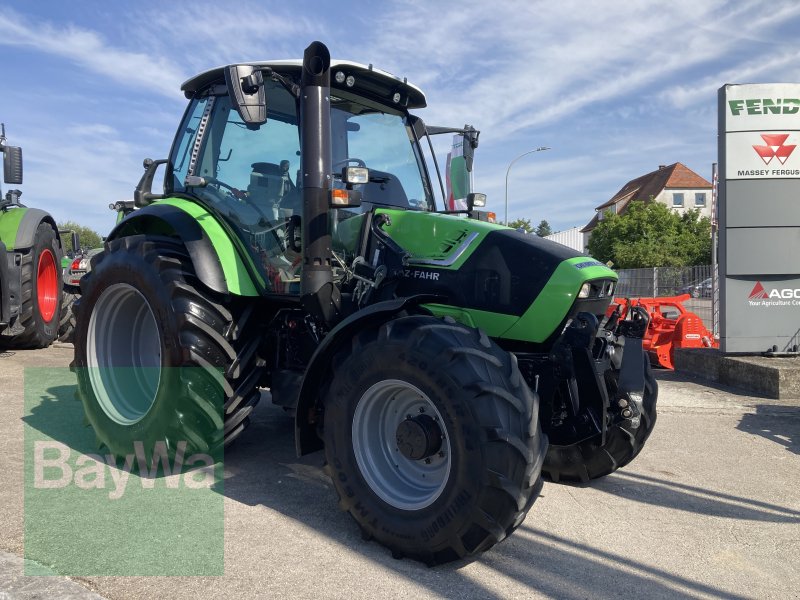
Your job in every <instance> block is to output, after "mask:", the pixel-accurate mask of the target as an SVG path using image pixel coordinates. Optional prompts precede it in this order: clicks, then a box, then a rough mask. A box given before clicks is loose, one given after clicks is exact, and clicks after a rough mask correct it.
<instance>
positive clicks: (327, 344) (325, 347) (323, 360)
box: [294, 294, 442, 456]
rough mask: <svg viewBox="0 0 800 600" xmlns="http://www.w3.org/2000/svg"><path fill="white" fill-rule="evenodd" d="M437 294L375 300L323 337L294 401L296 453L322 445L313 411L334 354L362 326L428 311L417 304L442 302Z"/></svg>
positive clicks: (372, 325)
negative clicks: (295, 406) (410, 312)
mask: <svg viewBox="0 0 800 600" xmlns="http://www.w3.org/2000/svg"><path fill="white" fill-rule="evenodd" d="M441 300H442V298H441V297H440V296H433V295H431V294H419V295H416V296H408V297H406V298H397V299H394V300H386V301H384V302H377V303H375V304H372V305H370V306H368V307H366V308H364V309H363V310H359V311H357V312H355V313H353V314H352V315H350V316H349V317H347V318H346V319H345V320H343V321H342V322H341V323H339V324H338V325H337V326H336V327H334V328H333V329H332V330H331V332H330V333H329V334H328V335H326V336H325V339H323V340H322V343H320V345H319V346H317V349H316V351H315V352H314V355H313V356H312V357H311V360H310V361H309V363H308V367H307V368H306V373H305V376H304V377H303V383H302V385H301V386H300V393H299V396H298V400H297V413H296V414H295V429H294V432H295V437H294V441H295V449H296V450H297V455H298V456H303V455H304V454H309V453H311V452H315V451H317V450H320V449H321V448H322V441H321V440H320V439H319V436H317V434H316V424H315V419H316V412H317V408H318V407H319V406H320V405H321V403H322V398H321V397H320V395H319V392H320V390H321V389H323V387H324V384H325V382H326V381H328V378H329V376H330V371H331V361H332V360H333V357H334V355H335V354H336V353H337V352H338V351H339V350H340V349H341V348H342V347H343V346H344V345H345V344H349V343H350V340H352V338H353V336H354V335H355V334H356V333H358V332H359V331H362V330H364V329H368V328H372V327H378V326H379V325H380V324H381V323H385V322H386V321H388V320H389V319H391V318H392V317H393V316H394V315H396V314H398V313H400V312H403V311H404V310H409V309H415V310H417V311H419V312H424V313H425V314H431V313H430V311H428V310H427V309H425V308H424V307H422V306H420V305H421V304H424V303H426V302H438V301H441Z"/></svg>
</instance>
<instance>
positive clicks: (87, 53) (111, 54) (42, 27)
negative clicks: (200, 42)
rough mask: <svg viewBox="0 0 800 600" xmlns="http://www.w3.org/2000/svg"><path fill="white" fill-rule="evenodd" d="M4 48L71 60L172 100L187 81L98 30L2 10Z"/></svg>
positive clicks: (164, 63)
mask: <svg viewBox="0 0 800 600" xmlns="http://www.w3.org/2000/svg"><path fill="white" fill-rule="evenodd" d="M0 45H5V46H24V47H28V48H33V49H35V50H37V51H39V52H43V53H46V54H50V55H54V56H57V57H60V58H67V59H69V60H71V61H73V62H75V63H77V64H78V65H80V66H82V67H83V68H85V69H87V70H88V71H91V72H93V73H97V74H99V75H103V76H105V77H108V78H109V79H111V80H113V81H114V82H115V83H116V84H122V85H125V86H129V87H142V86H144V87H145V88H146V89H148V90H152V91H155V92H157V93H159V94H162V95H164V96H169V97H172V98H179V97H180V92H179V91H178V84H179V83H180V82H181V81H183V80H184V79H185V78H186V77H185V75H184V74H183V72H182V71H181V69H179V68H178V67H177V66H176V65H175V64H173V63H172V62H171V61H170V60H168V59H166V58H164V57H163V56H151V55H148V54H145V53H143V52H132V51H126V50H122V49H120V48H117V47H114V46H112V45H110V44H108V43H107V42H106V41H105V40H104V39H103V38H102V36H100V35H99V34H97V33H96V32H94V31H89V30H86V29H80V28H78V27H75V26H72V25H65V26H55V25H52V24H49V23H46V22H36V23H33V22H30V21H29V20H27V19H25V18H24V17H22V16H21V15H19V14H17V13H15V12H14V11H11V10H3V11H0Z"/></svg>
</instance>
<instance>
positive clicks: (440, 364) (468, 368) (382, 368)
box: [323, 316, 547, 565]
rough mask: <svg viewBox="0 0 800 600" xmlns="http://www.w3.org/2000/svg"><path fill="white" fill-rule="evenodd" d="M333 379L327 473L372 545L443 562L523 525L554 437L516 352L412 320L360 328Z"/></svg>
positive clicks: (447, 325) (442, 324) (475, 334)
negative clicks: (546, 431) (543, 423)
mask: <svg viewBox="0 0 800 600" xmlns="http://www.w3.org/2000/svg"><path fill="white" fill-rule="evenodd" d="M333 371H334V375H333V379H332V381H331V382H330V385H329V388H328V391H327V395H326V400H325V407H324V408H325V418H324V429H323V435H324V439H325V455H326V459H327V463H328V471H329V473H330V475H331V478H332V480H333V484H334V487H335V489H336V491H337V493H338V496H339V505H340V507H341V508H342V509H344V510H347V511H349V513H350V515H351V516H352V517H353V518H354V519H355V521H356V522H357V523H358V525H359V526H360V528H361V531H362V534H363V535H364V537H365V538H366V539H371V538H374V539H375V540H377V541H378V542H380V543H381V544H384V545H385V546H387V547H388V548H389V549H390V550H391V551H392V554H393V556H395V557H409V558H413V559H416V560H420V561H422V562H424V563H427V564H428V565H434V564H441V563H445V562H449V561H451V560H456V559H458V558H462V557H465V556H468V555H471V554H476V553H478V552H482V551H484V550H487V549H488V548H490V547H492V546H493V545H495V544H496V543H497V542H499V541H501V540H502V539H504V538H505V537H506V536H507V535H509V534H510V533H511V532H512V531H513V530H514V529H515V528H516V527H517V526H518V525H519V524H520V523H521V522H522V521H523V519H524V518H525V515H526V514H527V511H528V509H529V508H530V506H531V504H532V503H533V500H534V498H535V497H536V496H537V495H538V492H539V490H540V489H541V479H540V472H541V465H542V461H543V460H544V454H545V452H546V449H547V438H546V437H545V436H544V435H543V434H542V432H541V429H540V427H539V421H538V414H539V410H538V409H539V406H538V404H539V400H538V397H537V396H536V394H535V393H533V392H532V391H531V390H530V389H529V388H528V386H527V385H526V384H525V381H524V380H523V378H522V376H521V375H520V372H519V369H518V368H517V363H516V359H515V358H514V357H513V355H511V354H509V353H508V352H506V351H504V350H502V349H501V348H499V347H498V346H497V345H496V344H495V343H494V342H492V341H491V340H490V339H489V338H488V337H487V336H486V335H485V334H483V333H482V332H480V331H477V330H475V329H471V328H468V327H464V326H462V325H459V324H457V323H456V322H455V321H453V320H446V321H442V320H440V319H437V318H434V317H430V316H408V317H401V318H398V319H395V320H393V321H390V322H388V323H386V324H384V325H383V326H382V327H381V328H380V329H379V330H368V331H364V332H362V333H361V334H360V335H359V336H358V337H357V338H356V339H355V340H354V341H353V344H352V345H348V346H347V348H346V349H345V350H343V351H341V352H340V353H339V354H338V355H337V356H336V358H335V360H334V364H333Z"/></svg>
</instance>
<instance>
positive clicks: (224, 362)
mask: <svg viewBox="0 0 800 600" xmlns="http://www.w3.org/2000/svg"><path fill="white" fill-rule="evenodd" d="M81 291H82V295H81V297H80V298H79V299H78V300H77V301H76V302H75V304H74V309H75V314H76V317H77V323H76V329H75V340H74V344H75V363H74V365H75V367H76V370H77V375H78V391H79V395H80V398H81V401H82V402H83V406H84V410H85V412H86V416H87V418H88V421H89V423H90V424H91V425H92V426H93V427H94V429H95V432H96V435H97V437H98V440H99V441H100V442H101V443H102V444H104V445H105V446H106V447H108V449H109V450H110V451H111V452H112V453H114V454H116V455H117V456H125V455H128V454H131V453H133V452H134V442H141V443H142V448H143V449H144V451H145V453H150V452H151V451H152V450H153V449H154V447H155V444H157V443H159V442H163V443H165V445H166V448H167V450H168V451H169V452H170V453H173V452H175V450H176V448H177V447H178V444H180V443H181V442H185V443H186V453H187V454H190V453H192V452H202V453H209V454H212V455H214V453H216V452H217V451H218V450H219V449H220V448H221V447H222V445H224V444H228V443H230V442H231V441H233V440H234V439H235V438H236V437H237V436H238V435H239V434H240V433H241V432H242V430H244V428H245V427H246V426H247V424H248V423H249V414H250V413H251V411H252V410H253V407H254V406H255V405H256V403H257V402H258V400H259V398H260V392H259V390H258V389H257V387H256V386H257V384H258V383H259V380H260V379H261V375H262V373H263V370H264V366H265V363H264V360H263V359H261V358H260V357H259V353H258V346H259V343H260V339H261V336H260V333H261V329H260V328H259V327H258V326H257V324H256V323H253V322H251V321H252V320H251V316H252V315H253V314H254V312H255V311H254V310H253V308H254V302H252V301H251V302H244V301H242V299H237V298H234V297H229V296H223V295H221V294H216V293H214V292H212V291H210V290H208V289H207V288H205V286H204V285H203V284H202V283H201V282H200V281H199V279H198V278H197V276H196V275H195V271H194V267H193V265H192V263H191V260H190V258H189V256H188V253H187V252H186V249H185V248H184V246H183V244H181V243H180V242H179V241H176V240H175V239H173V238H166V237H159V236H145V235H136V236H131V237H126V238H122V239H118V240H113V241H112V242H110V243H109V244H108V245H107V247H106V251H105V252H103V253H101V254H98V255H97V256H96V257H95V258H94V259H93V268H92V271H91V272H90V273H89V274H87V275H86V276H85V277H84V278H83V279H82V280H81ZM253 320H254V319H253Z"/></svg>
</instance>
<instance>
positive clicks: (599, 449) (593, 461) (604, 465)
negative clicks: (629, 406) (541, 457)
mask: <svg viewBox="0 0 800 600" xmlns="http://www.w3.org/2000/svg"><path fill="white" fill-rule="evenodd" d="M643 360H644V369H645V374H644V384H645V385H644V396H643V397H642V404H643V409H644V410H643V411H642V416H641V420H640V422H639V427H637V428H636V429H631V428H630V427H629V426H628V425H627V423H628V421H622V422H618V423H615V424H614V425H612V426H611V427H610V428H609V429H608V431H607V432H606V443H605V444H601V443H600V435H599V434H598V435H597V436H595V437H594V438H590V439H588V440H583V441H581V442H577V443H575V444H569V445H554V444H550V447H549V449H548V451H547V458H546V459H545V461H544V467H542V473H543V474H544V475H545V476H546V477H548V478H549V479H551V480H552V481H554V482H559V481H571V482H584V483H585V482H587V481H589V480H591V479H597V478H598V477H604V476H605V475H608V474H610V473H613V472H614V471H616V470H617V469H620V468H622V467H624V466H625V465H627V464H628V463H630V462H631V461H632V460H633V459H634V458H636V456H637V455H638V454H639V452H641V450H642V447H643V446H644V443H645V442H646V441H647V438H648V437H650V433H651V432H652V431H653V427H654V426H655V424H656V400H657V399H658V383H657V382H656V380H655V377H653V373H652V371H651V369H650V361H649V360H648V359H647V356H646V355H645V356H644V357H643ZM611 385H612V388H613V387H614V386H615V382H613V381H612V382H611ZM614 392H615V388H614V389H609V395H610V396H612V397H613V395H614Z"/></svg>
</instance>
